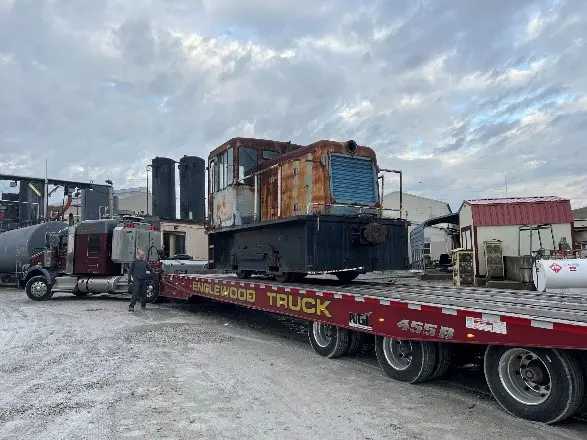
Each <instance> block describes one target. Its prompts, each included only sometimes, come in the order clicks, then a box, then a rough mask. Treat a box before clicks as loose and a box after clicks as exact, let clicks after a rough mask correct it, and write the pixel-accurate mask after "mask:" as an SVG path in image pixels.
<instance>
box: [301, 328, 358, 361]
mask: <svg viewBox="0 0 587 440" xmlns="http://www.w3.org/2000/svg"><path fill="white" fill-rule="evenodd" d="M350 333H351V332H350V330H347V329H345V328H341V327H337V326H335V325H329V324H324V323H322V322H313V321H310V322H309V323H308V337H309V339H310V344H311V345H312V348H313V349H314V351H315V352H316V353H318V354H319V355H320V356H324V357H327V358H330V359H334V358H338V357H341V356H342V355H344V354H345V353H346V352H347V350H348V348H349V344H350V339H351V335H350Z"/></svg>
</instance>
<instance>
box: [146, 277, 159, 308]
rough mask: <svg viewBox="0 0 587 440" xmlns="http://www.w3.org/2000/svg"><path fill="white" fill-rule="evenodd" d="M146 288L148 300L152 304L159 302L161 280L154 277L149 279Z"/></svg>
mask: <svg viewBox="0 0 587 440" xmlns="http://www.w3.org/2000/svg"><path fill="white" fill-rule="evenodd" d="M145 289H147V302H148V303H151V304H152V303H155V302H157V299H159V293H160V289H159V282H158V281H157V280H154V279H150V280H147V281H146V285H145Z"/></svg>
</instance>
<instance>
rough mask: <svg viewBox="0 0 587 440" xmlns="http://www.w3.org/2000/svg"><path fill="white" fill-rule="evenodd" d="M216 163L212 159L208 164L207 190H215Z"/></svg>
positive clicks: (211, 191)
mask: <svg viewBox="0 0 587 440" xmlns="http://www.w3.org/2000/svg"><path fill="white" fill-rule="evenodd" d="M215 177H216V164H215V163H214V159H212V160H210V164H209V165H208V191H209V192H210V193H213V192H215V191H217V190H216V180H217V179H215Z"/></svg>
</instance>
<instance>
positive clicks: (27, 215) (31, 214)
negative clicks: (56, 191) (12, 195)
mask: <svg viewBox="0 0 587 440" xmlns="http://www.w3.org/2000/svg"><path fill="white" fill-rule="evenodd" d="M31 186H34V187H35V188H36V189H37V191H38V192H39V194H41V195H40V196H39V195H38V194H36V193H35V192H34V190H33V189H32V188H31ZM42 186H43V185H39V184H38V183H37V182H25V181H22V182H20V188H19V191H18V202H19V206H18V216H19V218H20V221H21V222H30V221H35V220H37V219H38V218H39V216H40V214H41V213H42V211H39V209H40V208H41V206H40V205H42V203H43V196H42V195H43V190H42Z"/></svg>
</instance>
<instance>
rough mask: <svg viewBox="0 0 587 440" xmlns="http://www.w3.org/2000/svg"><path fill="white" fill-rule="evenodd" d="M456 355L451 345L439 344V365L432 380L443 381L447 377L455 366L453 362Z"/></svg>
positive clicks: (433, 373) (431, 377)
mask: <svg viewBox="0 0 587 440" xmlns="http://www.w3.org/2000/svg"><path fill="white" fill-rule="evenodd" d="M454 355H455V350H454V347H453V346H452V345H451V344H446V343H443V342H439V343H438V363H437V364H436V368H435V369H434V371H433V372H432V375H431V376H430V380H432V379H442V378H443V377H444V376H446V375H447V373H448V372H449V370H450V368H451V367H452V365H453V362H452V361H453V358H454Z"/></svg>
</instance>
